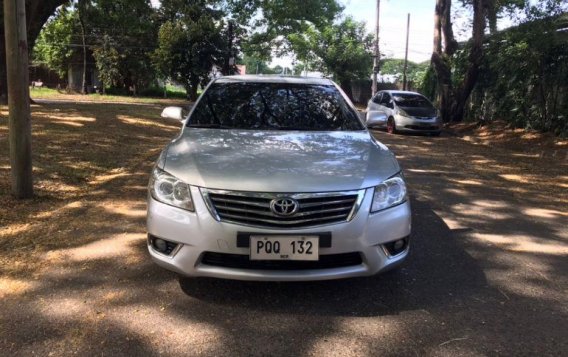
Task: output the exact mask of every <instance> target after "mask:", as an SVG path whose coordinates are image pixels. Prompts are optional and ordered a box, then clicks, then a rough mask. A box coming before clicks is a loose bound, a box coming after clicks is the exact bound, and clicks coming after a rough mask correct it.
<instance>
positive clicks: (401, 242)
mask: <svg viewBox="0 0 568 357" xmlns="http://www.w3.org/2000/svg"><path fill="white" fill-rule="evenodd" d="M408 238H409V237H404V238H402V239H398V240H395V241H392V242H389V243H385V244H383V250H384V251H385V253H387V255H389V256H391V257H392V256H395V255H398V254H400V253H402V252H404V250H405V249H406V248H407V247H408Z"/></svg>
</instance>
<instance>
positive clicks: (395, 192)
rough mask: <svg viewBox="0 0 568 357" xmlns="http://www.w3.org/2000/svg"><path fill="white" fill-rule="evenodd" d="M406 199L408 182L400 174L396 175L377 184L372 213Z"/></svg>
mask: <svg viewBox="0 0 568 357" xmlns="http://www.w3.org/2000/svg"><path fill="white" fill-rule="evenodd" d="M404 201H406V183H404V180H403V179H402V177H400V176H398V175H397V176H394V177H391V178H390V179H387V180H385V181H384V182H383V183H381V184H380V185H377V186H375V192H374V193H373V203H372V205H371V213H372V212H377V211H380V210H384V209H387V208H389V207H392V206H396V205H398V204H400V203H402V202H404Z"/></svg>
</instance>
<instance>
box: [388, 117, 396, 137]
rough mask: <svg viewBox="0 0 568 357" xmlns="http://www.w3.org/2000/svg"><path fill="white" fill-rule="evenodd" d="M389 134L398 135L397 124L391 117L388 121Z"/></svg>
mask: <svg viewBox="0 0 568 357" xmlns="http://www.w3.org/2000/svg"><path fill="white" fill-rule="evenodd" d="M387 133H389V134H396V123H395V122H394V118H393V117H390V118H389V120H388V121H387Z"/></svg>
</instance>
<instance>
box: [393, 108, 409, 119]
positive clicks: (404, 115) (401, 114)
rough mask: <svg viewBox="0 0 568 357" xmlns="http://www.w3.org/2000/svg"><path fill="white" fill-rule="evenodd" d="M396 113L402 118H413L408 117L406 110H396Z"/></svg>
mask: <svg viewBox="0 0 568 357" xmlns="http://www.w3.org/2000/svg"><path fill="white" fill-rule="evenodd" d="M396 113H397V114H398V115H400V116H402V117H407V118H411V116H410V115H408V113H407V112H405V111H404V110H402V109H400V108H398V109H397V110H396Z"/></svg>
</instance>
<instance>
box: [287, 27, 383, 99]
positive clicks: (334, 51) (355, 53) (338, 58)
mask: <svg viewBox="0 0 568 357" xmlns="http://www.w3.org/2000/svg"><path fill="white" fill-rule="evenodd" d="M289 40H290V43H291V45H292V49H293V50H294V52H295V53H297V55H298V58H300V59H303V60H304V61H308V62H309V66H310V68H314V69H317V70H319V71H322V72H324V73H325V74H328V75H332V76H333V77H334V79H335V80H336V81H338V82H339V83H340V84H341V86H342V87H343V89H344V90H347V91H350V90H349V88H348V87H349V85H350V83H351V81H352V80H355V79H362V78H368V77H369V76H370V74H371V70H372V57H371V54H372V51H371V48H372V42H373V37H372V36H371V35H370V34H368V33H367V32H366V30H365V23H363V22H357V21H355V20H353V18H351V17H346V18H345V19H343V20H342V21H341V22H339V23H336V24H333V25H328V26H326V27H325V28H323V29H322V30H318V29H317V28H316V27H314V26H312V27H310V28H308V29H307V30H306V31H305V32H304V34H293V35H290V36H289Z"/></svg>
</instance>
